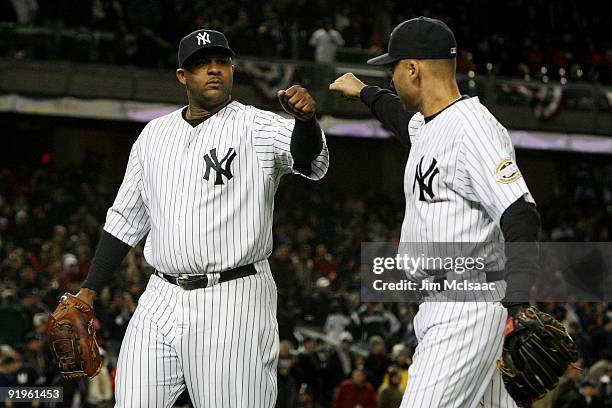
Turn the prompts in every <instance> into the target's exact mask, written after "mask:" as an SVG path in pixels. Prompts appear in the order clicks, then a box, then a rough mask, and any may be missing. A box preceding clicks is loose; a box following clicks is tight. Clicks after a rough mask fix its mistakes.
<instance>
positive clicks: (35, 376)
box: [0, 348, 46, 387]
mask: <svg viewBox="0 0 612 408" xmlns="http://www.w3.org/2000/svg"><path fill="white" fill-rule="evenodd" d="M45 381H46V379H45V377H44V376H43V375H42V374H41V373H40V372H39V371H38V369H36V367H35V366H33V365H32V364H30V363H29V362H27V361H23V358H22V356H21V355H20V354H19V353H17V352H15V351H14V350H12V349H10V348H5V349H4V351H3V352H2V356H1V357H0V386H1V387H39V386H42V385H43V384H45Z"/></svg>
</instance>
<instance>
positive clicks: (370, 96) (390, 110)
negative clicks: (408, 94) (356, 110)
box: [359, 86, 412, 148]
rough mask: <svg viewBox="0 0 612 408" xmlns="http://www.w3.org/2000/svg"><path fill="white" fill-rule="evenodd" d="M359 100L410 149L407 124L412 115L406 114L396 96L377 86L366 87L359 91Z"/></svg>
mask: <svg viewBox="0 0 612 408" xmlns="http://www.w3.org/2000/svg"><path fill="white" fill-rule="evenodd" d="M359 99H361V102H363V103H364V104H365V105H366V106H367V107H368V108H370V110H371V111H372V114H373V115H374V117H375V118H376V119H378V120H379V121H380V122H381V123H382V124H383V125H385V126H386V127H387V128H388V129H389V130H390V131H391V132H392V133H393V134H394V135H395V137H397V138H398V139H399V141H400V142H401V143H402V144H403V145H404V146H405V147H407V148H410V135H409V134H408V123H409V122H410V118H411V117H412V115H411V114H409V113H408V112H406V110H405V109H404V105H403V104H402V102H401V101H400V98H399V97H398V96H397V95H396V94H394V93H393V92H391V91H390V90H388V89H382V88H380V87H378V86H366V87H365V88H363V89H362V90H361V93H360V94H359Z"/></svg>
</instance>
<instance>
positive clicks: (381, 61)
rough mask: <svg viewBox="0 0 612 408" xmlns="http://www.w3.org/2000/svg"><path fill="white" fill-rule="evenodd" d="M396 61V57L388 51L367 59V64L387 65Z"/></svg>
mask: <svg viewBox="0 0 612 408" xmlns="http://www.w3.org/2000/svg"><path fill="white" fill-rule="evenodd" d="M395 61H397V58H395V57H392V56H391V55H389V53H386V54H383V55H379V56H378V57H374V58H371V59H369V60H368V62H367V64H368V65H388V64H391V63H394V62H395Z"/></svg>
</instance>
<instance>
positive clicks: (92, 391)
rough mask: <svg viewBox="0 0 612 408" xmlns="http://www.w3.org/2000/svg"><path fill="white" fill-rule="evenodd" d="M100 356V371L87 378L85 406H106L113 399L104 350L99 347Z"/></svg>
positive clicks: (89, 407) (88, 407)
mask: <svg viewBox="0 0 612 408" xmlns="http://www.w3.org/2000/svg"><path fill="white" fill-rule="evenodd" d="M100 357H101V358H102V368H101V369H100V373H99V374H98V375H96V376H95V377H93V378H90V379H89V384H88V387H87V397H86V400H85V402H86V405H85V406H86V407H87V408H93V407H99V406H108V405H109V404H110V403H111V402H112V400H113V389H112V388H111V378H110V373H109V372H108V368H107V366H108V361H107V354H106V350H104V349H102V348H100Z"/></svg>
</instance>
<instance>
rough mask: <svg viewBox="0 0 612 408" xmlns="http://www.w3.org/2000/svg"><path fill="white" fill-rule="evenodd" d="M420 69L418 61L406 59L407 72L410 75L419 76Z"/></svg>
mask: <svg viewBox="0 0 612 408" xmlns="http://www.w3.org/2000/svg"><path fill="white" fill-rule="evenodd" d="M420 71H421V67H420V65H419V61H417V60H408V74H409V75H410V76H411V77H413V78H416V77H417V76H419V73H420Z"/></svg>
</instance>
